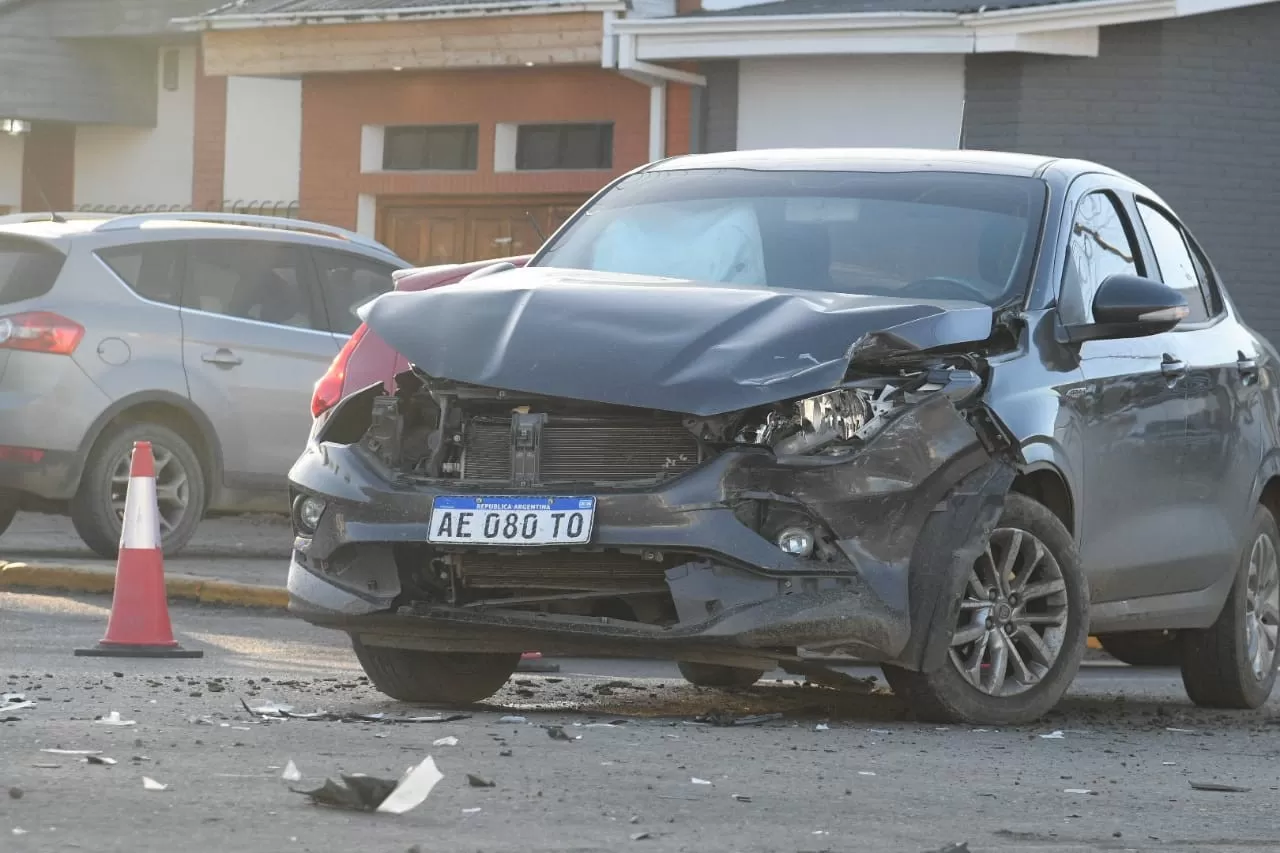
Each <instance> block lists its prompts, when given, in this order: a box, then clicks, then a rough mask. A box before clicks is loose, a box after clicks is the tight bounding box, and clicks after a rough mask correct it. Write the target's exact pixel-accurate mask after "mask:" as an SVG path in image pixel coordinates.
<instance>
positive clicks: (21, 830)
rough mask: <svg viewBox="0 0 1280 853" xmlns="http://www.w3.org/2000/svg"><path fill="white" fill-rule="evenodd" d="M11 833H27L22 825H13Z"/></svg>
mask: <svg viewBox="0 0 1280 853" xmlns="http://www.w3.org/2000/svg"><path fill="white" fill-rule="evenodd" d="M13 834H14V835H26V834H27V831H26V830H25V829H23V828H22V827H20V826H15V827H14V828H13Z"/></svg>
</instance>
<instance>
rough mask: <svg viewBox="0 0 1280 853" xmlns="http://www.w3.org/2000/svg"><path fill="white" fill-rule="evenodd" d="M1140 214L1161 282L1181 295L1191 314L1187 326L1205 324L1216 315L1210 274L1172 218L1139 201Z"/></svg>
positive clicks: (1156, 208)
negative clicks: (1199, 261)
mask: <svg viewBox="0 0 1280 853" xmlns="http://www.w3.org/2000/svg"><path fill="white" fill-rule="evenodd" d="M1138 214H1139V215H1140V216H1141V217H1142V224H1143V225H1144V226H1145V227H1146V229H1147V236H1148V237H1149V238H1151V248H1152V250H1153V251H1154V253H1155V256H1156V258H1155V259H1156V264H1157V265H1159V267H1160V280H1161V281H1163V282H1164V283H1165V284H1167V285H1168V286H1169V287H1172V288H1173V289H1174V290H1176V291H1178V292H1179V293H1181V294H1182V295H1183V296H1184V297H1185V298H1186V300H1187V307H1188V308H1190V313H1189V314H1188V315H1187V318H1186V319H1185V320H1183V322H1184V323H1203V322H1204V321H1205V320H1208V319H1209V318H1210V317H1212V316H1213V315H1214V314H1215V313H1217V312H1216V311H1215V310H1214V300H1213V296H1212V294H1211V293H1210V292H1209V281H1208V278H1209V277H1208V272H1207V271H1206V270H1205V269H1204V268H1203V267H1202V266H1201V265H1200V264H1199V263H1198V262H1197V260H1196V258H1195V255H1194V254H1193V253H1192V250H1191V247H1190V246H1189V245H1188V244H1187V239H1186V236H1185V235H1184V233H1183V231H1182V228H1181V227H1180V226H1179V225H1178V224H1177V223H1176V222H1174V221H1173V220H1172V219H1171V218H1170V217H1169V216H1168V214H1166V213H1165V212H1164V211H1163V210H1160V209H1159V208H1158V207H1156V206H1154V205H1152V204H1149V203H1148V202H1145V201H1142V200H1141V199H1139V200H1138Z"/></svg>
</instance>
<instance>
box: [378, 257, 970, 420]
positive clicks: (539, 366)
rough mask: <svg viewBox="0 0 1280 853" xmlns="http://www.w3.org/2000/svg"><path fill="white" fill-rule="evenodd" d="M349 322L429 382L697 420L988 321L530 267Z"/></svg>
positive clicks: (960, 307)
mask: <svg viewBox="0 0 1280 853" xmlns="http://www.w3.org/2000/svg"><path fill="white" fill-rule="evenodd" d="M360 315H361V318H362V319H363V320H364V321H365V323H367V324H368V326H369V328H370V329H372V330H373V331H374V332H376V333H377V334H378V335H379V336H381V337H382V339H383V340H385V341H386V342H387V343H388V344H390V345H391V346H392V347H393V348H394V349H396V350H397V351H398V352H400V353H401V354H402V355H404V356H405V358H407V359H408V360H409V361H410V362H411V363H412V364H413V365H414V366H416V367H417V368H418V369H419V370H421V371H423V372H425V373H427V374H429V375H431V376H434V377H438V378H442V379H451V380H453V381H455V382H463V383H468V384H473V385H483V386H488V387H493V388H503V389H507V390H512V391H524V392H528V393H533V394H541V395H546V396H551V397H565V398H570V399H578V400H590V401H595V402H600V403H609V404H615V405H621V406H636V407H640V408H647V409H659V410H664V411H670V412H680V413H684V414H692V415H699V416H708V415H716V414H723V413H725V412H732V411H736V410H739V409H746V408H749V407H752V406H759V405H766V404H769V403H774V402H778V401H781V400H786V399H789V398H794V397H801V396H805V395H809V394H814V393H819V392H822V391H825V390H827V389H829V388H831V387H833V386H835V385H837V384H839V383H840V382H841V381H842V380H843V378H844V375H845V373H846V371H847V370H848V368H849V364H850V362H851V360H853V359H864V358H865V357H866V356H868V355H870V356H872V357H875V358H880V357H884V356H886V355H889V354H893V353H897V352H903V351H912V350H916V349H927V348H931V347H938V346H948V345H955V344H962V343H968V342H975V341H982V340H985V339H986V338H987V337H989V336H990V334H991V325H992V315H993V312H992V309H991V308H989V307H987V306H986V305H982V304H980V303H977V302H959V301H945V300H939V301H933V302H923V301H917V300H912V299H896V298H887V297H879V296H855V295H850V294H843V293H827V292H817V291H798V290H774V289H769V288H752V287H743V286H740V285H732V286H730V285H719V284H709V283H708V284H704V283H696V284H695V283H692V282H688V281H683V280H676V279H663V278H653V277H648V276H629V275H615V274H610V273H598V272H584V271H578V270H561V269H550V268H532V269H520V270H509V271H507V272H502V273H497V274H494V275H492V276H489V277H485V278H481V279H477V280H475V281H473V282H464V283H459V284H456V285H450V286H448V287H440V288H434V289H431V290H425V291H420V292H412V293H406V292H399V291H393V292H391V293H388V294H385V295H384V296H381V297H379V298H378V299H376V300H374V301H373V302H371V303H369V304H368V305H365V306H364V307H363V308H362V309H361V310H360ZM855 345H856V346H855Z"/></svg>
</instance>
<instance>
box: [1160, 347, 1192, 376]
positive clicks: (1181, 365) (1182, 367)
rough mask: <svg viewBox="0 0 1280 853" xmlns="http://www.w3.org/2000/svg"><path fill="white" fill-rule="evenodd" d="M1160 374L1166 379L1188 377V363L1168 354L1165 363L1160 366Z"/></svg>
mask: <svg viewBox="0 0 1280 853" xmlns="http://www.w3.org/2000/svg"><path fill="white" fill-rule="evenodd" d="M1160 372H1161V373H1163V374H1164V376H1165V378H1166V379H1178V378H1179V377H1182V376H1186V375H1187V363H1186V362H1185V361H1179V360H1178V359H1176V358H1174V357H1173V356H1171V355H1168V354H1167V353H1166V354H1165V357H1164V362H1163V363H1162V364H1161V365H1160Z"/></svg>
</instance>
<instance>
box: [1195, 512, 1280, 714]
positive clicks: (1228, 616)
mask: <svg viewBox="0 0 1280 853" xmlns="http://www.w3.org/2000/svg"><path fill="white" fill-rule="evenodd" d="M1245 541H1246V544H1245V547H1244V552H1243V553H1242V554H1241V555H1240V564H1239V566H1238V567H1237V569H1236V579H1235V583H1233V584H1232V586H1231V593H1230V594H1229V595H1228V596H1227V603H1226V604H1225V605H1224V606H1223V608H1222V614H1221V615H1219V616H1218V621H1217V622H1214V623H1213V625H1212V626H1211V627H1209V628H1205V629H1203V630H1198V631H1182V632H1181V634H1182V683H1183V685H1184V686H1185V687H1186V688H1187V695H1188V696H1190V697H1191V701H1192V702H1195V703H1196V704H1197V705H1203V706H1205V707H1209V708H1259V707H1261V706H1262V705H1263V704H1265V703H1266V701H1267V699H1268V698H1269V697H1270V696H1271V689H1272V688H1273V687H1274V686H1275V683H1276V663H1277V658H1278V657H1280V656H1278V655H1277V654H1276V641H1277V633H1280V556H1278V555H1280V530H1277V528H1276V520H1275V518H1273V517H1272V515H1271V513H1270V512H1269V511H1268V510H1267V509H1266V508H1265V507H1258V509H1257V511H1256V512H1255V513H1254V517H1253V528H1252V530H1251V531H1250V535H1249V537H1248V539H1246V540H1245Z"/></svg>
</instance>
